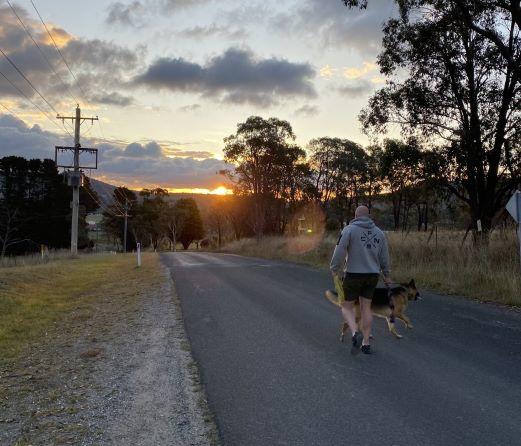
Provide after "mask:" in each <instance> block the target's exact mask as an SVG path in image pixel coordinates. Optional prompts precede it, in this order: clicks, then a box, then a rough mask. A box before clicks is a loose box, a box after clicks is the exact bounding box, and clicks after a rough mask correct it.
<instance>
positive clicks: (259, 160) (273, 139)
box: [224, 116, 307, 237]
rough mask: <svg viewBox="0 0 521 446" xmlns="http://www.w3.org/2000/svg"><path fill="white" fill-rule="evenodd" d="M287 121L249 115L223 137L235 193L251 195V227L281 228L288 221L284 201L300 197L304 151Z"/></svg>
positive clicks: (258, 230) (260, 230)
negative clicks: (232, 165)
mask: <svg viewBox="0 0 521 446" xmlns="http://www.w3.org/2000/svg"><path fill="white" fill-rule="evenodd" d="M294 140H295V135H294V133H293V129H292V128H291V125H290V124H289V122H287V121H283V120H280V119H277V118H269V119H264V118H261V117H259V116H251V117H249V118H248V119H247V120H246V122H244V123H240V124H238V126H237V132H236V133H235V134H234V135H231V136H229V137H228V138H225V140H224V143H225V147H224V157H225V160H226V161H227V162H229V163H233V164H235V170H234V172H233V174H232V175H231V178H232V179H233V180H234V182H235V184H236V193H237V194H239V195H251V196H252V197H253V207H254V210H253V212H254V219H253V223H254V231H255V233H256V235H257V236H258V237H259V236H260V235H262V234H263V233H265V232H271V231H273V232H279V233H280V232H283V231H284V228H285V226H286V224H287V221H288V218H287V217H288V215H287V212H286V203H287V202H289V203H291V202H295V201H296V200H297V199H298V198H299V195H298V194H299V192H300V190H301V187H300V186H301V185H302V184H303V182H304V180H305V178H306V172H307V169H306V166H305V165H304V159H305V152H304V150H302V149H301V148H300V147H298V146H296V145H295V144H294Z"/></svg>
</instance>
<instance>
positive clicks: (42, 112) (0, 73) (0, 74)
mask: <svg viewBox="0 0 521 446" xmlns="http://www.w3.org/2000/svg"><path fill="white" fill-rule="evenodd" d="M0 76H2V77H3V78H4V79H5V80H6V81H7V82H9V84H10V85H11V86H12V87H13V88H14V89H15V90H16V91H18V93H20V94H21V95H22V96H23V97H25V99H27V100H28V101H29V102H30V103H31V104H32V105H33V106H34V107H36V108H37V109H38V110H39V111H40V113H41V114H42V115H44V116H45V117H46V118H47V119H48V120H49V121H51V122H52V123H53V125H55V126H56V127H57V128H58V129H59V130H62V128H61V127H60V126H59V125H58V124H57V123H56V121H55V120H54V119H52V118H51V117H49V114H48V113H47V112H46V111H44V110H42V108H41V107H40V106H39V105H38V104H36V103H35V102H34V101H33V100H32V99H31V98H30V97H29V96H27V95H26V94H25V93H24V92H23V91H22V90H21V89H20V88H19V87H18V86H17V85H16V84H14V83H13V82H12V81H11V79H9V78H8V77H7V76H6V75H5V74H4V73H2V71H0ZM64 129H65V131H66V132H67V133H68V134H69V136H71V137H72V135H71V133H70V132H69V131H68V130H67V128H64Z"/></svg>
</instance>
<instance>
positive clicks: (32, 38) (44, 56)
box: [7, 0, 79, 103]
mask: <svg viewBox="0 0 521 446" xmlns="http://www.w3.org/2000/svg"><path fill="white" fill-rule="evenodd" d="M7 4H8V5H9V7H10V8H11V11H13V14H14V15H15V16H16V18H17V19H18V21H19V22H20V25H22V28H23V29H24V30H25V32H26V33H27V35H28V36H29V37H30V38H31V40H32V41H33V43H34V44H35V46H36V48H38V50H39V51H40V54H41V55H42V57H43V58H44V60H45V61H46V62H47V65H49V67H50V68H51V70H52V72H53V73H54V75H55V76H56V77H57V78H58V79H59V80H60V81H61V83H62V84H63V86H64V87H65V88H66V89H67V90H68V91H69V95H70V96H71V98H72V100H73V102H74V103H78V102H79V101H78V99H77V98H76V97H75V96H74V94H73V93H72V91H71V89H70V88H69V86H68V85H67V84H66V83H65V82H64V81H63V78H62V77H61V76H60V75H59V74H58V73H57V71H56V70H55V69H54V67H53V65H52V64H51V61H50V60H49V58H48V57H47V56H46V55H45V53H44V52H43V50H42V48H41V47H40V45H39V44H38V42H37V41H36V40H35V39H34V37H33V35H32V34H31V32H30V31H29V29H28V28H27V26H26V25H25V23H24V22H23V20H22V19H21V18H20V16H19V15H18V13H17V12H16V9H15V8H14V7H13V5H12V4H11V2H10V0H7Z"/></svg>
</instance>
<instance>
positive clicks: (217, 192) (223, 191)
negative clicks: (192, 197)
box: [209, 186, 233, 195]
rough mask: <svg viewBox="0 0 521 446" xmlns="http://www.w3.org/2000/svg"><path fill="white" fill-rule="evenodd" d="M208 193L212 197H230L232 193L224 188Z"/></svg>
mask: <svg viewBox="0 0 521 446" xmlns="http://www.w3.org/2000/svg"><path fill="white" fill-rule="evenodd" d="M209 193H210V194H212V195H232V194H233V191H232V190H230V189H228V188H226V187H224V186H220V187H218V188H217V189H214V190H212V191H210V192H209Z"/></svg>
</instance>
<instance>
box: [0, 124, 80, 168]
mask: <svg viewBox="0 0 521 446" xmlns="http://www.w3.org/2000/svg"><path fill="white" fill-rule="evenodd" d="M68 142H70V141H68V140H66V139H65V138H64V137H63V136H61V135H57V134H55V133H53V132H48V131H45V130H42V128H41V127H40V126H39V125H37V124H35V125H33V126H31V127H29V126H28V125H26V123H25V122H24V121H21V120H20V119H18V118H16V117H14V116H12V115H0V157H4V156H11V155H15V156H22V157H25V158H41V159H44V158H51V159H54V146H55V145H66V144H67V143H68Z"/></svg>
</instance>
